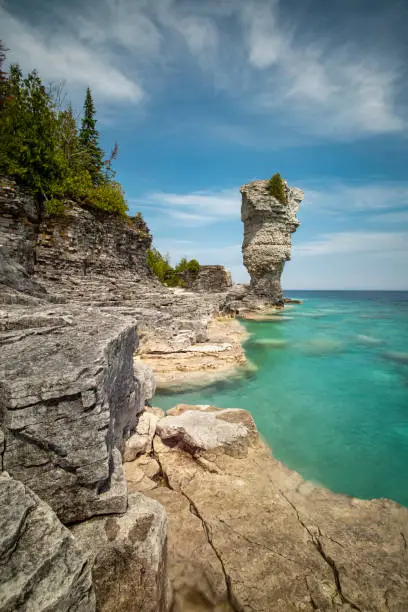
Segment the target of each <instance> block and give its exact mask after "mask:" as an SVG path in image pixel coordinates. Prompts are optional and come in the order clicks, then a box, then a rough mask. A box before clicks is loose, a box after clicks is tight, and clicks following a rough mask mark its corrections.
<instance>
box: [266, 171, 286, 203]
mask: <svg viewBox="0 0 408 612" xmlns="http://www.w3.org/2000/svg"><path fill="white" fill-rule="evenodd" d="M268 191H269V193H270V194H271V195H272V196H273V197H274V198H276V199H277V200H279V202H281V203H282V204H286V203H287V198H286V192H285V185H284V184H283V180H282V177H281V175H280V174H278V173H277V174H274V175H273V176H272V177H271V178H270V179H269V181H268Z"/></svg>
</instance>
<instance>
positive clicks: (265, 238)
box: [241, 181, 304, 305]
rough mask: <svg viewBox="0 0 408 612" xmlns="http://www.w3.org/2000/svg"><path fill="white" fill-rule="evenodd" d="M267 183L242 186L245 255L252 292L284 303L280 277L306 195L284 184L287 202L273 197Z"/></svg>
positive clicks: (243, 246)
mask: <svg viewBox="0 0 408 612" xmlns="http://www.w3.org/2000/svg"><path fill="white" fill-rule="evenodd" d="M267 185H268V181H254V182H252V183H249V184H247V185H243V186H242V187H241V194H242V207H241V219H242V222H243V224H244V241H243V244H242V253H243V260H244V265H245V267H246V268H247V270H248V272H249V274H250V277H251V284H250V291H251V293H252V294H253V295H254V296H256V297H259V298H261V299H262V300H264V301H265V302H267V303H270V304H276V305H281V304H283V294H282V287H281V284H280V278H281V274H282V271H283V267H284V265H285V262H286V261H289V260H290V249H291V234H292V233H293V232H295V231H296V229H297V228H298V226H299V225H300V224H299V221H298V219H297V218H296V213H297V211H298V209H299V206H300V203H301V202H302V200H303V197H304V194H303V191H301V190H300V189H296V188H295V187H289V186H288V185H287V184H285V189H286V194H287V203H284V204H282V203H281V202H279V200H277V199H276V198H274V197H273V196H271V195H270V193H269V191H268V189H267Z"/></svg>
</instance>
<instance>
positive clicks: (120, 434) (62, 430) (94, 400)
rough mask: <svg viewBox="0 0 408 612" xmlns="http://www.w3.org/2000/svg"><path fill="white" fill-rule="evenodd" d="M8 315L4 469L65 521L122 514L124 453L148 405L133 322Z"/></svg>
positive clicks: (58, 311) (1, 339)
mask: <svg viewBox="0 0 408 612" xmlns="http://www.w3.org/2000/svg"><path fill="white" fill-rule="evenodd" d="M1 314H2V316H1V319H0V329H2V331H1V332H0V343H1V345H2V350H1V355H0V405H1V412H0V429H1V431H2V432H3V434H4V449H3V451H2V454H1V462H2V469H3V470H7V471H8V472H9V473H10V474H11V475H12V476H13V477H14V478H16V479H18V480H21V481H22V482H23V483H25V484H26V485H28V486H30V487H31V488H32V489H33V490H34V491H35V492H36V493H37V494H38V495H39V496H40V497H41V498H42V499H44V500H45V501H46V502H47V503H49V504H50V506H51V507H52V508H53V509H54V510H55V512H56V513H57V514H58V516H59V517H60V518H61V520H62V521H64V522H73V521H78V520H82V519H84V518H87V517H89V516H93V515H94V514H106V513H108V512H124V511H125V510H126V498H127V492H126V482H125V480H124V477H123V470H122V466H121V459H120V452H119V451H121V450H122V449H123V446H124V440H125V439H126V438H127V437H128V436H129V434H130V432H132V431H133V430H134V429H135V427H136V424H137V415H138V412H140V410H141V409H142V408H143V404H144V398H143V397H142V396H141V395H140V389H139V387H138V385H137V384H135V379H134V373H133V353H134V351H135V349H136V347H137V335H136V327H135V324H134V321H132V320H131V319H126V318H124V317H116V316H113V315H109V314H107V313H102V312H100V311H97V310H92V309H89V308H88V309H81V308H78V307H74V306H71V307H70V308H68V307H67V306H64V307H51V308H49V309H48V310H44V309H41V310H35V309H33V308H31V309H24V308H17V307H15V308H14V309H13V310H12V311H11V312H7V311H3V312H2V313H1Z"/></svg>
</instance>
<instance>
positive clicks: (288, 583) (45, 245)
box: [0, 179, 408, 612]
mask: <svg viewBox="0 0 408 612" xmlns="http://www.w3.org/2000/svg"><path fill="white" fill-rule="evenodd" d="M258 183H259V182H257V184H256V185H255V186H254V191H251V189H250V187H249V186H245V187H246V188H247V189H246V194H247V196H246V197H247V198H249V196H251V198H252V199H251V202H252V204H251V206H253V209H254V211H255V212H254V215H255V217H253V216H251V215H252V213H251V215H250V216H251V218H252V220H253V219H254V218H255V219H256V224H257V228H258V230H259V231H255V232H253V231H252V230H251V231H250V232H249V234H248V233H247V234H246V237H245V241H244V242H245V245H246V247H245V248H247V249H249V250H247V255H246V261H247V263H248V262H249V263H248V266H249V267H250V266H252V264H251V262H250V259H251V249H252V253H253V256H254V257H255V258H256V257H258V255H259V253H260V252H261V251H262V249H261V243H262V240H263V238H262V236H263V237H264V238H265V236H266V235H269V234H270V232H269V233H265V232H263V231H261V230H262V228H261V225H260V221H261V219H260V216H259V211H261V210H262V207H264V208H265V206H266V205H267V203H268V199H267V198H268V197H269V200H271V197H270V196H267V195H266V194H265V185H264V183H265V182H263V186H262V185H259V184H258ZM292 191H293V190H292ZM295 191H297V190H295ZM291 193H292V192H291ZM293 193H294V192H293ZM248 194H249V195H248ZM257 194H258V195H259V196H260V199H257V197H258V196H257ZM299 197H300V194H299V193H298V194H296V193H294V198H295V200H296V202H297V201H298V200H299ZM254 198H255V199H254ZM0 205H1V215H0V305H1V306H0V345H1V347H2V351H1V353H0V471H1V475H0V507H1V512H0V612H12V611H14V610H21V611H26V612H28V611H31V610H38V611H45V610H53V611H56V612H74V611H80V612H94V611H95V610H99V611H103V612H108V611H109V612H110V611H111V610H112V609H115V610H117V611H118V612H130V611H133V610H139V611H140V612H168V611H170V610H171V611H172V612H195V611H196V612H201V611H202V612H204V611H207V610H214V611H218V612H221V611H228V610H233V611H240V612H241V611H248V612H250V611H259V612H261V611H262V612H263V611H265V612H267V611H270V610H274V611H277V612H280V611H282V612H286V611H289V612H290V611H291V610H294V611H295V610H322V611H324V610H330V611H331V610H333V611H335V610H361V611H379V612H380V611H381V612H382V611H389V610H393V611H401V612H402V611H405V610H406V609H408V569H407V568H408V566H407V564H406V555H407V545H406V542H407V538H408V531H407V525H408V509H406V508H402V507H400V506H398V504H396V503H394V502H391V501H387V500H373V501H362V500H356V499H351V498H347V497H345V496H341V495H336V494H334V493H331V492H330V491H327V490H325V489H322V488H320V487H316V486H314V485H312V484H311V483H307V482H305V481H303V480H302V478H301V477H300V476H299V475H298V474H296V473H294V472H291V471H290V470H288V469H287V468H286V467H285V466H283V465H282V464H280V463H279V462H278V461H276V460H275V459H274V458H273V456H272V454H271V452H270V450H269V449H268V447H267V446H266V445H265V444H264V442H263V441H262V439H261V438H260V436H259V434H258V432H257V430H256V427H255V424H254V422H253V419H252V417H251V415H250V414H249V413H248V412H246V411H244V410H239V409H234V408H233V407H231V409H229V410H220V409H217V408H214V407H209V406H198V407H197V406H192V407H191V406H178V407H175V408H174V409H173V410H171V411H169V412H168V413H167V414H166V415H164V414H163V413H162V412H161V411H160V410H159V409H157V408H151V407H149V404H151V403H154V393H155V388H156V384H158V386H159V387H160V388H164V387H166V388H173V389H175V388H177V387H178V386H180V385H183V386H184V385H185V383H186V380H188V381H189V384H191V385H205V384H209V382H211V381H214V380H216V379H217V377H220V376H222V377H225V376H231V375H236V374H237V373H239V372H241V369H242V368H245V367H248V364H246V358H245V354H244V351H243V349H242V341H243V339H244V337H245V331H244V330H243V328H242V326H240V324H239V323H238V321H237V320H236V319H234V318H233V317H234V316H235V315H236V314H244V315H245V313H247V314H246V316H248V318H249V317H252V318H256V317H271V316H272V317H273V316H275V317H278V316H282V314H277V313H276V311H274V312H272V313H271V312H267V311H266V310H265V304H264V302H265V299H264V298H265V295H263V294H264V293H265V292H267V293H268V295H269V296H270V295H272V293H273V294H274V295H275V298H274V304H276V305H278V306H279V307H280V306H281V302H282V299H281V295H280V293H279V288H280V284H279V278H278V276H277V270H278V269H279V270H280V271H281V270H282V267H283V263H284V261H285V260H287V258H288V256H289V255H290V252H289V250H290V233H291V231H293V227H294V225H295V224H294V221H293V215H294V214H295V213H294V212H293V211H292V212H290V211H289V212H288V210H285V209H284V208H282V207H283V205H280V206H279V205H278V204H276V202H275V201H273V202H272V205H273V206H272V208H271V210H272V213H271V210H269V209H268V210H269V212H268V211H267V215H266V221H267V223H268V224H269V225H270V224H272V223H273V222H274V220H275V221H276V219H275V217H276V216H277V217H279V221H278V222H277V227H279V231H275V233H272V234H271V235H272V241H271V240H270V242H269V247H268V246H267V245H266V246H265V245H264V247H265V248H264V250H263V251H262V252H264V253H266V254H267V255H266V256H265V259H264V263H263V264H262V266H261V268H256V269H255V268H254V269H253V274H255V277H253V278H252V279H251V287H252V288H250V290H249V291H248V290H247V288H245V287H242V286H241V287H240V286H235V287H224V285H223V284H224V283H225V282H226V283H227V284H228V282H229V281H228V274H226V273H225V274H224V273H222V271H220V270H218V273H217V278H218V279H219V280H218V281H217V282H216V283H215V284H214V282H213V280H211V279H213V276H212V274H211V273H209V272H208V270H207V271H205V273H203V275H202V277H201V280H200V287H199V291H198V292H193V291H184V292H176V291H171V290H169V289H167V288H165V287H163V286H162V285H160V284H159V283H158V281H157V280H156V279H155V278H154V277H153V276H152V274H151V273H150V271H149V269H148V268H147V265H146V250H147V248H149V246H150V244H151V236H150V234H149V232H148V230H147V228H146V227H145V226H143V225H140V224H139V225H134V224H132V223H131V222H130V221H129V220H126V221H123V220H122V221H121V220H119V219H117V218H112V217H106V218H101V217H100V216H99V215H97V214H94V213H92V212H90V211H89V210H84V209H82V208H81V207H80V206H78V205H77V204H76V203H75V202H68V203H67V204H66V209H67V213H66V215H65V216H64V217H63V218H58V217H52V218H51V217H46V218H44V217H42V215H41V214H40V210H39V209H38V207H37V206H36V203H35V201H34V199H33V198H32V196H31V195H30V193H29V192H27V191H26V190H24V189H22V188H20V187H18V186H17V185H15V184H14V183H13V182H12V181H9V180H8V179H1V182H0ZM247 207H248V199H247V200H245V201H244V203H243V211H245V210H247ZM289 213H290V214H289ZM288 214H289V216H288ZM244 216H245V215H244ZM252 229H254V227H252ZM260 238H262V240H260ZM252 239H253V240H254V241H255V242H254V243H253V244H252V247H253V248H252V247H251V240H252ZM288 240H289V243H288ZM280 243H282V244H283V243H284V246H285V248H284V249H281V248H280V246H279V245H280ZM288 249H289V250H288ZM268 253H269V254H268ZM248 258H249V259H248ZM267 261H269V263H272V264H273V266H274V271H273V274H272V275H271V276H268V273H267V267H266V266H267ZM252 263H253V261H252ZM251 269H252V268H251ZM258 273H259V274H260V276H259V274H258ZM225 279H226V280H225ZM210 281H211V282H210ZM208 283H210V284H208ZM211 283H213V284H211ZM204 288H206V289H204ZM271 292H272V293H271ZM254 311H255V313H254ZM279 312H282V311H279ZM283 316H284V315H283ZM152 367H153V368H154V369H155V371H156V375H157V381H156V380H155V377H154V374H153V371H152Z"/></svg>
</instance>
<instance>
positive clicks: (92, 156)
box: [79, 87, 104, 185]
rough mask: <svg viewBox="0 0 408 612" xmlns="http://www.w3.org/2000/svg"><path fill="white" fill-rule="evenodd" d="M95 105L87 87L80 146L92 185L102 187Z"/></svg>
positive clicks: (101, 163)
mask: <svg viewBox="0 0 408 612" xmlns="http://www.w3.org/2000/svg"><path fill="white" fill-rule="evenodd" d="M95 113H96V110H95V105H94V101H93V99H92V94H91V90H90V89H89V87H87V90H86V96H85V102H84V116H83V118H82V123H81V131H80V132H79V144H80V145H81V148H82V150H83V151H84V153H85V155H86V161H85V168H86V169H87V170H88V172H89V174H90V175H91V179H92V183H93V184H94V185H100V184H101V183H103V181H104V174H103V171H102V169H103V167H104V161H103V157H104V154H103V151H102V149H101V147H100V146H99V132H98V130H97V129H96V119H95Z"/></svg>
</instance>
